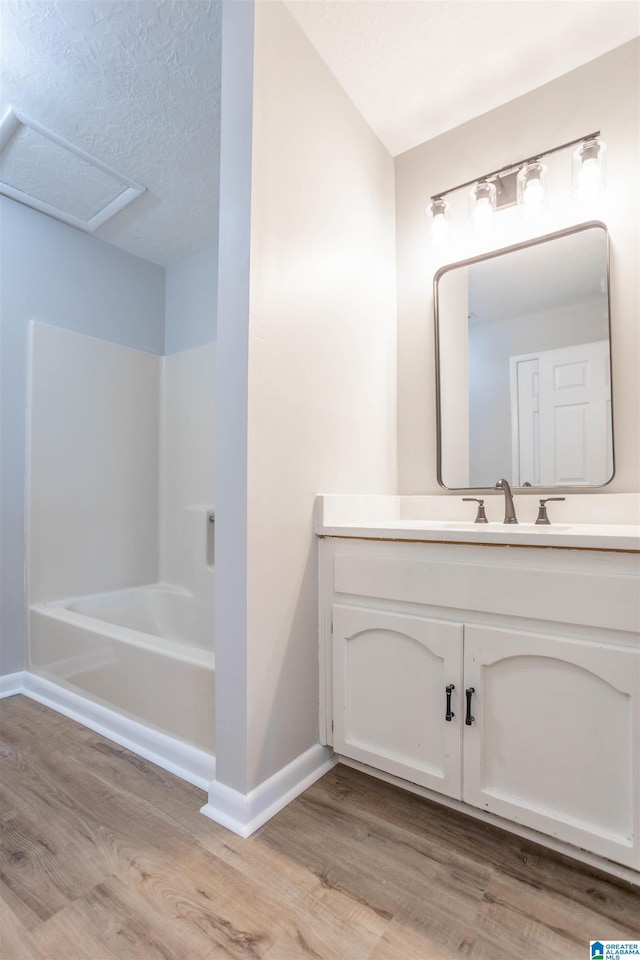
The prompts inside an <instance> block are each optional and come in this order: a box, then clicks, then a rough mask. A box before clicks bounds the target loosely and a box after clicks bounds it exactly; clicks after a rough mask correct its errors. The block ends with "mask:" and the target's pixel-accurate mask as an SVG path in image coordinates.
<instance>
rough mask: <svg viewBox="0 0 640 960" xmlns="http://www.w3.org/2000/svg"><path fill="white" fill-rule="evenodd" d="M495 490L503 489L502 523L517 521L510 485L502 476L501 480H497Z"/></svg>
mask: <svg viewBox="0 0 640 960" xmlns="http://www.w3.org/2000/svg"><path fill="white" fill-rule="evenodd" d="M495 489H496V490H502V491H504V521H503V522H504V523H517V522H518V518H517V517H516V511H515V507H514V505H513V496H512V494H511V487H510V486H509V481H508V480H505V479H504V477H503V478H502V479H501V480H498V482H497V483H496V486H495Z"/></svg>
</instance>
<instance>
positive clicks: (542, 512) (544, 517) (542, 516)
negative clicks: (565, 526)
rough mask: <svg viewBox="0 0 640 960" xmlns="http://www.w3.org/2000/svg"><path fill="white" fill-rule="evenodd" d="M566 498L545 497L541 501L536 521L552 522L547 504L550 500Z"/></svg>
mask: <svg viewBox="0 0 640 960" xmlns="http://www.w3.org/2000/svg"><path fill="white" fill-rule="evenodd" d="M566 499H567V498H566V497H543V499H542V500H541V501H540V506H539V507H538V519H537V520H536V523H546V524H550V523H551V520H549V516H548V514H547V504H548V503H549V501H553V500H566Z"/></svg>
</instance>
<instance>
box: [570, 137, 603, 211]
mask: <svg viewBox="0 0 640 960" xmlns="http://www.w3.org/2000/svg"><path fill="white" fill-rule="evenodd" d="M605 150H606V147H605V144H604V143H603V141H602V140H599V139H597V138H593V139H591V140H585V141H584V142H583V143H581V144H580V146H579V147H578V149H577V150H576V151H575V153H574V155H573V177H572V180H573V188H572V191H571V192H572V194H573V196H574V197H576V198H577V199H579V200H593V199H594V198H595V197H597V196H598V194H600V193H602V191H603V190H604V156H605Z"/></svg>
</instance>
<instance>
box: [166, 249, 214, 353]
mask: <svg viewBox="0 0 640 960" xmlns="http://www.w3.org/2000/svg"><path fill="white" fill-rule="evenodd" d="M165 292H166V299H165V333H164V352H165V353H166V354H172V353H178V352H180V351H182V350H190V349H192V348H193V347H200V346H203V345H204V344H206V343H211V341H212V340H215V338H216V301H217V296H218V248H217V245H216V246H210V247H204V248H203V249H202V250H199V251H198V253H194V254H192V255H191V256H190V257H185V259H184V260H180V261H178V262H177V263H173V264H171V265H170V266H168V267H167V268H166V287H165Z"/></svg>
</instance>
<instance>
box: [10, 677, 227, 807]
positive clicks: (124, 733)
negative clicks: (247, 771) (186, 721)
mask: <svg viewBox="0 0 640 960" xmlns="http://www.w3.org/2000/svg"><path fill="white" fill-rule="evenodd" d="M18 676H20V678H21V681H22V683H21V686H20V688H19V689H13V688H11V692H12V693H22V694H24V695H25V696H26V697H30V698H31V699H32V700H37V701H38V703H42V704H44V705H45V706H46V707H50V708H51V709H52V710H55V711H56V712H57V713H62V714H64V716H65V717H69V718H70V719H71V720H75V721H77V723H81V724H82V725H83V726H85V727H88V728H89V729H90V730H95V732H96V733H99V734H101V736H103V737H106V738H107V739H108V740H113V742H114V743H117V744H119V745H120V746H121V747H126V749H127V750H131V752H132V753H135V754H137V755H138V756H139V757H144V759H145V760H149V761H151V763H155V764H156V766H158V767H161V768H162V769H163V770H167V771H168V772H169V773H173V774H175V776H176V777H180V779H181V780H186V781H187V783H192V784H193V785H194V786H196V787H200V789H201V790H207V789H208V788H209V784H210V783H211V780H212V778H213V777H215V763H216V761H215V756H214V755H213V754H212V753H207V752H206V751H205V750H200V749H198V748H197V747H192V746H191V745H190V744H188V743H184V741H182V740H178V739H177V738H175V737H169V736H167V734H165V733H160V732H159V731H158V730H154V729H152V728H151V727H146V726H145V725H144V724H142V723H138V722H137V721H135V720H131V719H129V718H128V717H124V716H122V715H121V714H119V713H117V712H116V711H115V710H110V709H109V708H108V707H103V706H102V705H101V704H99V703H94V702H93V700H88V699H87V698H86V697H81V696H79V695H78V694H77V693H72V691H71V690H67V689H66V687H62V686H59V685H58V684H57V683H52V682H51V681H50V680H45V679H44V677H39V676H37V675H36V674H34V673H29V672H28V671H26V670H25V671H23V672H22V673H21V674H11V677H18ZM1 679H2V680H8V679H9V678H7V677H3V678H1ZM7 688H9V686H8V684H7ZM3 690H4V685H2V686H0V691H3ZM10 695H11V694H10V693H2V696H10Z"/></svg>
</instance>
